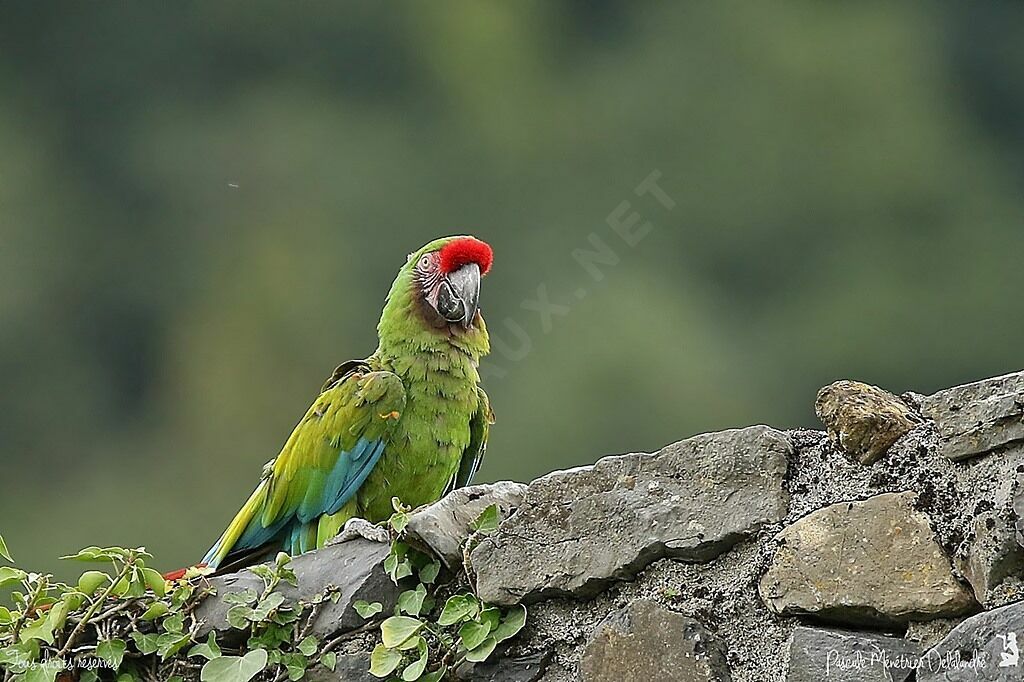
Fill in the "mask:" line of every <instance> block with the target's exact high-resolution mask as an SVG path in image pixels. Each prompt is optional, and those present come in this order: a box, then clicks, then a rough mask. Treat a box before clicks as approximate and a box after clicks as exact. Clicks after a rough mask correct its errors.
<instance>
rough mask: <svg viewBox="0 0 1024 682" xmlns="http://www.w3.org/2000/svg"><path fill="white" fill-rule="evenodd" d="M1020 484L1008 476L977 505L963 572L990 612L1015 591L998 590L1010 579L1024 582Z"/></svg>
mask: <svg viewBox="0 0 1024 682" xmlns="http://www.w3.org/2000/svg"><path fill="white" fill-rule="evenodd" d="M1008 461H1009V460H1008ZM1020 484H1021V477H1020V475H1016V476H1010V475H1008V476H1006V478H1005V479H1003V480H1002V481H999V482H998V484H997V485H996V486H995V489H994V491H992V492H991V493H989V495H990V496H991V499H988V498H986V499H983V500H981V501H979V502H978V503H976V504H975V505H974V509H973V512H974V519H973V521H972V524H971V525H972V530H973V534H972V537H971V538H970V539H969V541H968V544H967V556H966V559H965V560H962V561H961V570H962V572H963V574H964V577H965V578H967V580H968V581H969V582H970V583H971V587H973V588H974V594H975V596H977V598H978V601H980V602H981V603H982V604H984V605H985V606H986V607H988V608H991V607H993V606H997V605H1000V602H1001V601H1004V599H1005V597H1004V593H1005V592H1006V591H1007V590H1008V589H1009V590H1013V589H1014V587H1015V586H1007V588H1006V589H1002V590H1000V589H998V588H999V587H1000V585H1002V584H1003V582H1004V581H1006V580H1007V578H1011V577H1012V578H1016V579H1017V580H1018V581H1019V580H1020V579H1022V578H1024V547H1021V545H1020V544H1019V543H1018V542H1017V532H1016V531H1017V527H1016V524H1017V523H1019V520H1018V519H1017V518H1016V514H1015V512H1014V509H1013V506H1014V499H1015V498H1019V497H1020V496H1021V490H1020ZM1017 598H1019V597H1017ZM1004 603H1005V602H1004Z"/></svg>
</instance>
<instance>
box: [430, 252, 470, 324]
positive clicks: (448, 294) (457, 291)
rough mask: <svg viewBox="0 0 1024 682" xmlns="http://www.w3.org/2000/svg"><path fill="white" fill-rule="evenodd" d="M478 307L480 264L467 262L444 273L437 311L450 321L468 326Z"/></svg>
mask: <svg viewBox="0 0 1024 682" xmlns="http://www.w3.org/2000/svg"><path fill="white" fill-rule="evenodd" d="M479 308H480V266H479V265H477V264H476V263H467V264H466V265H463V266H462V267H461V268H459V269H458V270H456V271H455V272H451V273H449V274H447V275H445V278H444V279H443V280H442V281H441V290H440V292H439V293H438V296H437V312H439V313H440V314H441V317H443V318H444V319H446V320H448V321H449V322H452V323H456V322H457V323H460V324H461V325H462V326H463V327H467V328H468V327H469V326H470V325H471V324H473V320H474V319H475V318H476V312H477V310H478V309H479Z"/></svg>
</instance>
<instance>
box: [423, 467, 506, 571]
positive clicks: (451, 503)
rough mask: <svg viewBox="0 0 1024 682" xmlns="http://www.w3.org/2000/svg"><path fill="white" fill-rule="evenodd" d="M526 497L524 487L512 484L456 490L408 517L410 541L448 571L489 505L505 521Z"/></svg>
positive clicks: (459, 559) (457, 563) (455, 565)
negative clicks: (424, 549)
mask: <svg viewBox="0 0 1024 682" xmlns="http://www.w3.org/2000/svg"><path fill="white" fill-rule="evenodd" d="M525 493H526V486H525V485H523V484H522V483H513V482H512V481H501V482H499V483H493V484H486V485H474V486H470V487H468V488H459V489H458V490H455V491H453V492H452V493H450V494H449V495H447V496H445V497H444V498H443V499H441V501H439V502H435V503H434V504H432V505H430V506H428V507H425V508H423V509H421V510H419V511H417V512H415V513H413V514H412V515H411V516H410V517H409V525H408V527H407V531H408V534H409V539H410V540H412V541H413V542H419V543H420V544H422V545H425V546H426V548H427V549H429V550H431V551H433V553H434V554H436V555H437V556H438V557H439V558H440V559H441V560H442V561H443V562H444V563H445V565H446V566H447V567H448V568H458V567H459V566H461V565H462V546H463V544H464V543H465V542H466V540H468V539H469V536H470V535H471V534H472V530H471V529H470V527H469V526H470V524H471V523H473V521H475V520H476V519H477V518H478V517H479V516H480V514H481V513H482V512H483V511H484V509H486V508H487V507H489V506H491V505H492V504H497V505H498V508H499V510H500V511H501V518H503V519H504V518H508V517H509V515H510V514H511V513H512V512H513V511H514V510H515V509H516V508H518V507H519V505H520V504H522V501H523V495H524V494H525Z"/></svg>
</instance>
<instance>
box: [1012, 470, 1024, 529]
mask: <svg viewBox="0 0 1024 682" xmlns="http://www.w3.org/2000/svg"><path fill="white" fill-rule="evenodd" d="M1013 516H1014V525H1015V526H1016V528H1017V534H1016V535H1017V544H1018V545H1020V546H1021V547H1024V471H1018V472H1017V477H1016V479H1015V485H1014V493H1013Z"/></svg>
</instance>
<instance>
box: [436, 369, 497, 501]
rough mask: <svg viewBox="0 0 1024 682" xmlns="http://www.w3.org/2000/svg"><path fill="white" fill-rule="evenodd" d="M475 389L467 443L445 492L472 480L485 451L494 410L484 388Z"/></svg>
mask: <svg viewBox="0 0 1024 682" xmlns="http://www.w3.org/2000/svg"><path fill="white" fill-rule="evenodd" d="M476 390H477V392H478V393H479V395H480V403H479V407H478V408H477V411H476V413H475V414H474V415H473V418H472V419H471V420H470V422H469V445H468V446H467V447H466V449H465V451H463V453H462V460H461V461H460V462H459V470H458V471H457V472H456V474H455V478H454V479H453V480H452V483H451V485H450V486H449V489H448V490H447V491H445V494H448V493H450V492H451V491H452V490H454V489H455V488H464V487H466V486H467V485H470V484H471V483H472V482H473V478H474V477H475V476H476V472H477V471H479V470H480V464H481V463H482V462H483V461H484V452H486V451H487V436H488V434H489V433H490V431H491V425H492V424H493V423H494V412H493V411H492V410H491V401H490V399H489V398H488V397H487V394H486V393H485V392H484V389H482V388H480V387H479V386H478V387H477V389H476Z"/></svg>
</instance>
